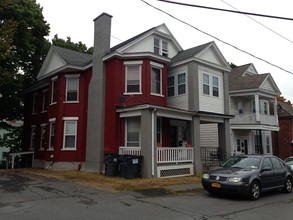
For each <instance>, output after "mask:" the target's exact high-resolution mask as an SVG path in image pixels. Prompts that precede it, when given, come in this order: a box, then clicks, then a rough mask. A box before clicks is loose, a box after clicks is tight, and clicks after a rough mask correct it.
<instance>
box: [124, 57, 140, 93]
mask: <svg viewBox="0 0 293 220" xmlns="http://www.w3.org/2000/svg"><path fill="white" fill-rule="evenodd" d="M125 64H126V66H125V73H126V74H125V82H126V83H125V92H126V93H141V64H142V62H125Z"/></svg>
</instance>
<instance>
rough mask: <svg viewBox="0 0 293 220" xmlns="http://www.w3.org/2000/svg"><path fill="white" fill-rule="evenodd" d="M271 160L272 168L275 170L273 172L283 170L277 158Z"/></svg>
mask: <svg viewBox="0 0 293 220" xmlns="http://www.w3.org/2000/svg"><path fill="white" fill-rule="evenodd" d="M271 160H272V163H273V167H274V168H275V170H279V169H282V168H283V167H282V165H281V163H280V161H279V160H278V159H277V158H274V157H272V158H271Z"/></svg>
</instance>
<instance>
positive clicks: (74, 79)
mask: <svg viewBox="0 0 293 220" xmlns="http://www.w3.org/2000/svg"><path fill="white" fill-rule="evenodd" d="M65 77H66V97H65V99H66V100H65V101H67V102H72V101H78V86H79V75H77V76H65Z"/></svg>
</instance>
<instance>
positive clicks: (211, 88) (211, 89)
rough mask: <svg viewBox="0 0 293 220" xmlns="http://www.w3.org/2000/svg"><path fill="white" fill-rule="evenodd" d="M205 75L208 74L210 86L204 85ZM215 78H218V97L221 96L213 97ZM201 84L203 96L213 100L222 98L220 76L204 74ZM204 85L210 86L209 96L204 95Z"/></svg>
mask: <svg viewBox="0 0 293 220" xmlns="http://www.w3.org/2000/svg"><path fill="white" fill-rule="evenodd" d="M204 74H206V75H208V76H209V84H206V83H204V82H203V76H204ZM213 77H216V78H218V87H217V88H218V95H219V96H214V95H213V87H214V85H213ZM201 84H202V91H201V93H202V95H203V96H208V97H213V98H220V96H221V95H220V94H221V92H220V91H221V90H220V85H221V83H220V76H218V75H216V74H213V73H208V72H202V80H201ZM203 85H208V86H209V95H208V94H204V92H203Z"/></svg>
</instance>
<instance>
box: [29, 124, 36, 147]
mask: <svg viewBox="0 0 293 220" xmlns="http://www.w3.org/2000/svg"><path fill="white" fill-rule="evenodd" d="M33 130H34V136H35V140H34V141H35V147H36V134H37V133H36V125H31V135H30V137H31V138H30V148H29V149H30V150H34V148H33V146H32V145H33V139H32V137H33V133H32V131H33Z"/></svg>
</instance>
